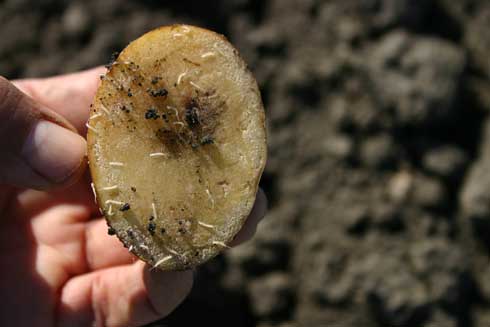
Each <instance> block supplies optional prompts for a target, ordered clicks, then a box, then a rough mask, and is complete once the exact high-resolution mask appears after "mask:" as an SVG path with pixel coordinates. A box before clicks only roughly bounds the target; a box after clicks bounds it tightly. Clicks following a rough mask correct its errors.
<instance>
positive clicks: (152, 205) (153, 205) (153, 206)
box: [151, 202, 158, 219]
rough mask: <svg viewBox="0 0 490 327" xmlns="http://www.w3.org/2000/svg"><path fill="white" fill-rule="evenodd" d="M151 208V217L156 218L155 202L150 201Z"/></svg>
mask: <svg viewBox="0 0 490 327" xmlns="http://www.w3.org/2000/svg"><path fill="white" fill-rule="evenodd" d="M151 210H152V211H153V218H155V219H157V218H158V216H157V208H156V207H155V203H154V202H152V203H151Z"/></svg>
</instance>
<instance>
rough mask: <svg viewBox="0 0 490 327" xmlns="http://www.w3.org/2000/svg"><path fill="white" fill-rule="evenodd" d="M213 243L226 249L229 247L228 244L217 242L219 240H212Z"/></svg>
mask: <svg viewBox="0 0 490 327" xmlns="http://www.w3.org/2000/svg"><path fill="white" fill-rule="evenodd" d="M213 245H217V246H221V247H223V248H226V249H231V247H230V246H228V245H226V244H225V243H223V242H219V241H213Z"/></svg>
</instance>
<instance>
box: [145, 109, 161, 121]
mask: <svg viewBox="0 0 490 327" xmlns="http://www.w3.org/2000/svg"><path fill="white" fill-rule="evenodd" d="M158 117H160V116H159V115H158V113H157V110H156V109H154V108H150V109H148V110H147V111H146V113H145V118H146V119H153V120H155V119H158Z"/></svg>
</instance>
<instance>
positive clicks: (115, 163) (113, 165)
mask: <svg viewBox="0 0 490 327" xmlns="http://www.w3.org/2000/svg"><path fill="white" fill-rule="evenodd" d="M109 166H112V167H124V164H123V163H122V162H117V161H113V162H109Z"/></svg>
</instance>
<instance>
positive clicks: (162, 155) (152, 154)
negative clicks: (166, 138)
mask: <svg viewBox="0 0 490 327" xmlns="http://www.w3.org/2000/svg"><path fill="white" fill-rule="evenodd" d="M166 156H167V155H166V154H165V153H163V152H155V153H150V158H159V157H166Z"/></svg>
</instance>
